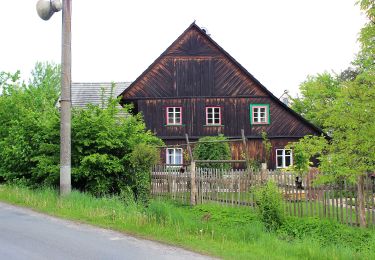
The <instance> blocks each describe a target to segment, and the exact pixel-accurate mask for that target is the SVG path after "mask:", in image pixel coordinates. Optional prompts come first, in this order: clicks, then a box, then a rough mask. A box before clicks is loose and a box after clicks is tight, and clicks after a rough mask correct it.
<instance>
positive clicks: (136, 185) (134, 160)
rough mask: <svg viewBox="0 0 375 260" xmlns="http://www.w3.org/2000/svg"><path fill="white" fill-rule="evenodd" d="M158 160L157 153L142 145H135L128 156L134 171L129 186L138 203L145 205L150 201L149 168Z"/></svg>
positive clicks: (154, 149) (148, 146)
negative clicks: (130, 185)
mask: <svg viewBox="0 0 375 260" xmlns="http://www.w3.org/2000/svg"><path fill="white" fill-rule="evenodd" d="M159 160H160V157H159V151H158V150H157V149H156V148H155V147H152V146H150V145H147V144H144V143H141V144H138V145H136V146H135V147H134V149H133V151H132V152H131V154H130V162H131V165H132V166H133V169H134V175H133V177H134V178H133V180H132V181H131V184H132V187H133V191H134V195H135V198H136V200H137V201H138V202H140V203H143V204H147V203H148V201H149V199H150V190H151V167H152V166H153V165H155V164H157V163H158V162H159Z"/></svg>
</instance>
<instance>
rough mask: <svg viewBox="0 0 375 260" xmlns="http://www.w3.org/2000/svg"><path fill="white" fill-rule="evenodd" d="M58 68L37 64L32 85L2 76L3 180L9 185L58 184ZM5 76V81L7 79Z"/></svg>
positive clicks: (0, 143) (0, 173)
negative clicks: (16, 183)
mask: <svg viewBox="0 0 375 260" xmlns="http://www.w3.org/2000/svg"><path fill="white" fill-rule="evenodd" d="M59 70H60V69H59V66H58V65H54V64H49V63H37V64H36V66H35V68H34V70H33V73H32V79H31V80H30V81H29V84H25V83H24V82H21V81H20V80H19V72H16V73H15V74H10V73H1V75H2V76H3V77H1V78H2V80H1V84H2V86H1V87H2V95H1V96H0V137H1V139H0V156H1V158H2V160H1V161H0V176H1V178H2V179H3V180H7V181H20V180H21V181H24V182H26V183H27V184H31V183H35V184H36V185H41V184H42V185H43V184H47V185H52V184H54V183H56V182H57V180H56V179H55V177H54V176H55V175H54V172H55V171H56V170H58V163H57V162H56V159H57V158H58V140H59V138H58V136H59V135H58V133H59V132H58V129H59V117H58V110H57V109H56V107H55V104H56V101H57V99H58V95H59V93H58V89H59V80H58V79H59V77H60V72H59ZM4 75H5V76H6V77H4Z"/></svg>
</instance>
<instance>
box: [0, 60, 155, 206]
mask: <svg viewBox="0 0 375 260" xmlns="http://www.w3.org/2000/svg"><path fill="white" fill-rule="evenodd" d="M0 75H1V84H2V85H1V87H2V91H3V93H2V95H1V96H0V135H1V139H0V157H1V158H2V160H0V180H2V181H7V182H22V183H24V184H26V185H29V186H32V187H37V186H40V185H46V186H57V185H58V183H59V153H60V151H59V143H60V115H59V110H58V108H57V106H56V102H57V100H58V97H59V89H60V68H59V66H57V65H53V64H48V63H45V64H42V63H38V64H37V65H36V67H35V69H34V71H33V72H32V77H31V79H30V80H29V83H28V84H25V83H24V82H20V80H19V73H18V72H17V73H15V74H10V73H1V74H0ZM117 104H118V100H116V99H110V100H108V102H106V106H105V107H103V108H102V107H99V106H94V105H89V106H88V107H87V108H85V109H82V108H80V109H74V110H73V113H72V114H73V118H72V184H73V187H74V188H76V189H80V190H83V191H88V192H90V193H92V194H95V195H103V194H120V193H122V191H124V190H125V191H129V190H131V191H133V192H134V196H135V197H136V198H138V197H142V200H145V201H146V200H147V199H144V198H146V196H145V195H139V194H140V191H141V190H142V194H147V192H149V190H147V188H148V189H149V185H148V184H147V179H148V178H147V177H144V175H145V173H146V170H145V169H148V168H147V167H149V166H150V163H152V162H154V160H152V158H156V157H157V156H158V153H157V151H155V149H152V148H150V147H148V146H147V145H153V144H161V140H160V139H158V138H156V137H155V136H154V135H153V134H152V133H151V132H149V131H146V130H145V124H144V122H143V118H142V116H141V115H135V116H132V115H130V112H129V110H130V109H131V107H126V108H124V110H125V113H127V115H128V116H126V117H124V116H121V115H120V110H121V109H119V108H118V107H117ZM122 114H123V113H122ZM141 154H143V155H144V156H141ZM136 158H137V159H136ZM145 182H146V184H145ZM138 187H143V188H138Z"/></svg>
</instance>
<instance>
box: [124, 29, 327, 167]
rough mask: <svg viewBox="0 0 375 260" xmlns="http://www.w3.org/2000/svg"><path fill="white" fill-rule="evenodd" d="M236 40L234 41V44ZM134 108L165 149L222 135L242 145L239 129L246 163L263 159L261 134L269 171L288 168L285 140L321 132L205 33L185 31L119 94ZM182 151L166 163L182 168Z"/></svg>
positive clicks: (236, 154)
mask: <svg viewBox="0 0 375 260" xmlns="http://www.w3.org/2000/svg"><path fill="white" fill-rule="evenodd" d="M239 40H240V39H239ZM120 96H121V103H122V104H125V103H133V104H134V107H135V112H142V113H143V115H144V119H145V122H146V126H147V128H148V129H150V130H151V131H153V132H154V133H156V135H157V136H159V137H160V138H161V139H163V140H164V142H165V143H166V144H167V145H174V144H182V143H185V142H186V141H185V133H187V134H188V135H189V137H190V139H191V140H197V139H198V138H200V137H203V136H213V135H218V134H224V135H225V136H226V137H228V138H230V139H231V138H241V129H244V131H245V136H246V139H247V149H248V151H247V152H248V154H249V155H250V157H252V158H255V159H257V160H263V159H264V158H263V156H264V153H263V147H262V138H261V133H262V131H265V132H266V133H267V135H268V138H269V139H270V141H271V144H272V151H271V155H270V160H269V162H268V167H269V168H282V167H286V166H288V165H290V164H291V163H293V156H292V151H290V150H287V149H285V146H286V145H287V144H288V143H289V142H291V141H297V140H298V139H299V138H301V137H303V136H305V135H309V134H313V135H320V134H321V133H322V132H321V130H320V129H319V128H317V127H316V126H314V125H313V124H311V123H310V122H308V121H307V120H305V119H304V118H302V117H301V116H300V115H299V114H297V113H296V112H294V111H293V110H291V109H290V108H289V107H288V106H286V105H285V104H283V103H282V102H281V101H280V100H279V99H278V98H276V97H275V96H274V95H273V94H272V93H271V92H270V91H269V90H267V89H266V88H265V87H264V86H263V85H262V84H261V83H260V82H259V81H258V80H257V79H256V78H255V77H254V76H252V75H251V74H250V73H249V72H248V71H247V70H246V69H245V68H243V67H242V66H241V65H240V64H239V63H238V62H237V61H236V60H235V59H234V58H233V57H232V56H230V55H229V54H228V53H227V52H226V51H225V50H224V49H222V48H221V47H220V46H219V45H218V44H217V43H216V42H215V41H214V40H213V39H212V38H211V37H210V36H209V35H207V34H206V32H205V30H202V29H201V28H200V27H198V26H197V25H196V24H195V23H193V24H191V25H190V26H189V27H188V28H187V29H186V30H185V31H184V32H183V33H182V34H181V35H180V36H179V37H178V38H177V39H176V40H175V41H174V42H173V43H172V44H171V45H170V46H169V47H168V48H167V49H166V50H165V51H164V52H163V53H162V54H161V55H160V56H159V57H158V58H157V59H156V60H155V61H154V62H153V63H152V64H151V65H150V66H149V67H148V68H147V69H146V70H145V71H144V72H143V73H142V74H141V75H140V76H139V77H138V78H137V79H136V80H135V81H134V82H132V83H131V84H130V86H129V87H128V88H126V89H125V90H124V91H123V92H122V93H121V94H120ZM231 150H232V155H233V159H241V154H243V152H244V151H243V146H242V143H232V144H231ZM182 154H183V150H182V148H167V149H166V150H165V152H164V153H163V158H164V160H165V162H166V163H169V164H181V163H183V156H182Z"/></svg>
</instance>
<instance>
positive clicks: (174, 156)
mask: <svg viewBox="0 0 375 260" xmlns="http://www.w3.org/2000/svg"><path fill="white" fill-rule="evenodd" d="M182 155H183V153H182V148H167V151H166V163H167V164H182V162H183V160H182V158H183V156H182Z"/></svg>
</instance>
